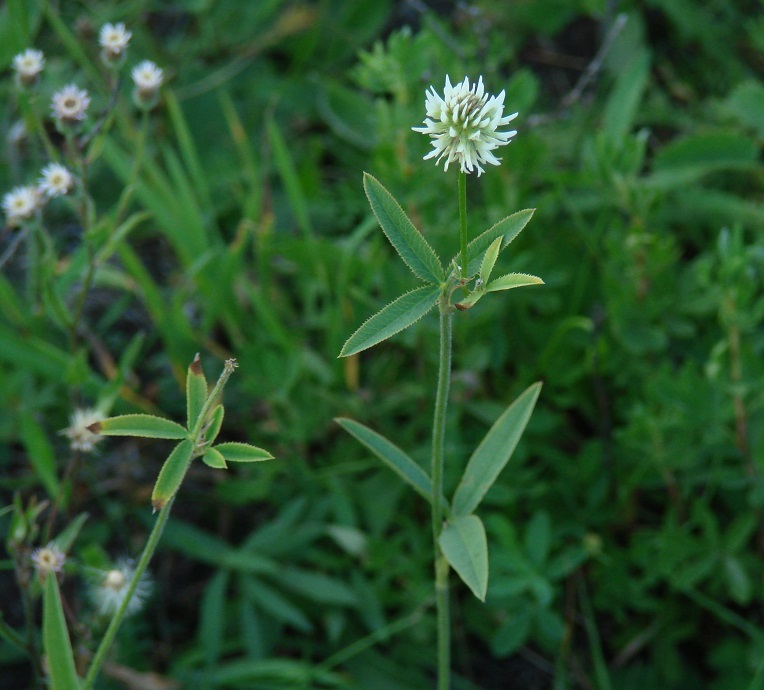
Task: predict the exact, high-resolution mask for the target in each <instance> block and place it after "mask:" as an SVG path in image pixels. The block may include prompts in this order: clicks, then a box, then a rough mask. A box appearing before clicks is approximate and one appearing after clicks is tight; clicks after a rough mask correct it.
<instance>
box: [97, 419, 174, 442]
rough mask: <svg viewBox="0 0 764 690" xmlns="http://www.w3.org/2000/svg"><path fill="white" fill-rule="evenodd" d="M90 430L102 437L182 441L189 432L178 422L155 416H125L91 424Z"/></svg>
mask: <svg viewBox="0 0 764 690" xmlns="http://www.w3.org/2000/svg"><path fill="white" fill-rule="evenodd" d="M90 430H91V431H92V432H93V433H94V434H101V435H102V436H140V437H142V438H170V439H181V438H186V437H187V436H188V432H187V431H186V430H185V429H184V428H183V427H182V426H181V425H180V424H178V423H177V422H173V421H172V420H170V419H164V418H163V417H155V416H154V415H153V414H123V415H120V416H119V417H109V418H108V419H104V420H103V421H102V422H96V423H95V424H91V426H90Z"/></svg>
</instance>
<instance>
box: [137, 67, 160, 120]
mask: <svg viewBox="0 0 764 690" xmlns="http://www.w3.org/2000/svg"><path fill="white" fill-rule="evenodd" d="M131 75H132V77H133V83H134V84H135V91H134V92H133V99H134V100H135V103H136V105H137V106H138V107H139V108H146V109H151V108H153V107H154V106H155V105H156V103H157V98H158V96H159V87H160V86H162V82H163V81H164V72H163V71H162V69H161V67H158V66H157V65H156V64H154V63H153V62H151V60H144V61H143V62H141V63H139V64H137V65H136V66H135V67H133V71H132V72H131Z"/></svg>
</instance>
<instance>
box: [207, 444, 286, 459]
mask: <svg viewBox="0 0 764 690" xmlns="http://www.w3.org/2000/svg"><path fill="white" fill-rule="evenodd" d="M213 450H216V451H217V452H218V453H220V454H221V455H222V456H223V457H224V458H225V460H226V462H260V461H261V460H273V456H272V455H271V454H270V453H269V452H268V451H267V450H263V449H262V448H258V447H257V446H251V445H249V443H220V444H218V445H217V446H214V448H213Z"/></svg>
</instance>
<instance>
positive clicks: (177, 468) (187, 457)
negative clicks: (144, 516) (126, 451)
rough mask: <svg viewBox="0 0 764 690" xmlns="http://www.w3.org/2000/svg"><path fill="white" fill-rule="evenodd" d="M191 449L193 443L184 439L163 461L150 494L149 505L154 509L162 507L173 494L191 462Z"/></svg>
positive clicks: (192, 448)
mask: <svg viewBox="0 0 764 690" xmlns="http://www.w3.org/2000/svg"><path fill="white" fill-rule="evenodd" d="M193 450H194V444H193V443H191V441H189V440H188V439H186V440H185V441H181V442H180V443H179V444H178V445H177V446H175V448H174V449H173V451H172V453H170V456H169V457H168V458H167V460H165V461H164V465H162V469H161V470H160V472H159V477H158V478H157V482H156V484H154V491H153V492H152V494H151V505H153V506H154V511H157V510H160V509H161V508H163V507H164V506H165V504H166V503H167V501H169V500H170V499H171V498H172V497H173V496H174V495H175V492H176V491H177V490H178V488H179V487H180V484H181V482H182V481H183V477H185V476H186V470H188V466H189V465H190V464H191V455H192V454H193Z"/></svg>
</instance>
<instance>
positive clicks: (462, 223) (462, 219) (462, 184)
mask: <svg viewBox="0 0 764 690" xmlns="http://www.w3.org/2000/svg"><path fill="white" fill-rule="evenodd" d="M459 243H460V247H461V255H462V259H461V263H462V271H461V273H462V280H466V278H467V173H465V172H461V171H459Z"/></svg>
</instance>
